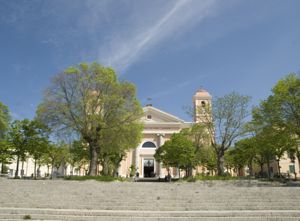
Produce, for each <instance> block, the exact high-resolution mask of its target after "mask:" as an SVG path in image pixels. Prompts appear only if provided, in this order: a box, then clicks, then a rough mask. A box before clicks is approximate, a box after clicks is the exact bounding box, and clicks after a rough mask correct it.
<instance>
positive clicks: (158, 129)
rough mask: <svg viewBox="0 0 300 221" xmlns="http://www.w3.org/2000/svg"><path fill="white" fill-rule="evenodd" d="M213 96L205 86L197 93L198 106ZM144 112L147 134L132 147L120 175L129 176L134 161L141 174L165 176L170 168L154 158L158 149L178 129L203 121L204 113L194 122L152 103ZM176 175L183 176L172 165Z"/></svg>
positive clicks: (209, 103)
mask: <svg viewBox="0 0 300 221" xmlns="http://www.w3.org/2000/svg"><path fill="white" fill-rule="evenodd" d="M211 99H212V96H211V95H210V94H209V93H208V92H207V91H205V90H203V89H201V90H198V91H197V93H196V94H195V95H194V96H193V105H194V108H195V110H198V107H199V106H200V105H201V106H204V105H211ZM143 110H144V116H143V117H142V119H141V121H142V123H143V124H144V130H143V136H142V140H141V142H140V144H139V145H138V147H137V148H135V149H133V150H131V151H129V152H128V153H127V156H126V158H125V159H124V160H123V161H122V162H121V165H120V168H119V175H120V176H123V177H127V176H129V173H130V167H131V166H132V165H133V166H134V168H135V169H136V172H137V173H138V174H139V177H143V178H147V177H160V178H163V177H165V176H166V175H167V174H168V173H167V170H166V168H164V167H163V165H162V164H161V163H159V162H156V161H155V159H154V154H155V150H156V149H157V148H159V147H160V146H162V145H163V144H164V142H165V141H167V140H169V139H170V138H171V136H172V134H174V133H179V132H180V131H181V130H182V129H183V128H189V127H191V126H192V125H193V124H194V123H195V122H201V121H202V120H203V119H201V115H199V114H197V113H198V111H196V117H195V119H194V122H186V121H184V120H182V119H180V118H178V117H176V116H174V115H172V114H169V113H166V112H164V111H162V110H159V109H157V108H155V107H153V106H152V105H146V107H144V108H143ZM170 173H171V176H172V177H179V171H178V169H177V168H171V169H170Z"/></svg>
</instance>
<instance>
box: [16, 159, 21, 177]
mask: <svg viewBox="0 0 300 221" xmlns="http://www.w3.org/2000/svg"><path fill="white" fill-rule="evenodd" d="M19 163H20V157H19V156H18V157H17V167H16V172H15V178H17V177H18V176H19Z"/></svg>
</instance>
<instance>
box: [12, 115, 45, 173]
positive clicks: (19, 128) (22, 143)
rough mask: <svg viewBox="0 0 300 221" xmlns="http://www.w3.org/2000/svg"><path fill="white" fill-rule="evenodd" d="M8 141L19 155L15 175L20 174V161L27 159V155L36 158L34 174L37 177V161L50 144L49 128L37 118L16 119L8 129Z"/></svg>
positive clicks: (14, 152)
mask: <svg viewBox="0 0 300 221" xmlns="http://www.w3.org/2000/svg"><path fill="white" fill-rule="evenodd" d="M8 141H9V142H10V144H11V145H12V147H13V154H14V155H15V156H16V157H17V165H16V172H15V177H18V176H19V162H20V160H21V161H25V159H26V157H27V155H29V154H30V155H31V156H32V157H33V158H34V160H35V168H34V175H35V177H36V161H37V160H38V159H39V158H40V157H41V156H42V154H43V153H45V151H46V148H47V145H48V130H47V128H46V127H45V126H44V125H43V124H41V123H40V122H38V121H36V120H32V121H30V120H28V119H24V120H22V121H19V120H15V121H14V122H13V123H12V125H11V127H10V130H9V131H8Z"/></svg>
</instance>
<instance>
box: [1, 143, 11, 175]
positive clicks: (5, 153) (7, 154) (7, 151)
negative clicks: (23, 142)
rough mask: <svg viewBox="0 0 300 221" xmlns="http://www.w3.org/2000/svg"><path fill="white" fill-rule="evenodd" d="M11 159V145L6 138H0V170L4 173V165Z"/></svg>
mask: <svg viewBox="0 0 300 221" xmlns="http://www.w3.org/2000/svg"><path fill="white" fill-rule="evenodd" d="M11 160H13V150H12V146H11V145H10V143H9V142H7V141H6V140H0V163H1V172H0V173H5V172H6V171H5V165H6V164H9V163H11Z"/></svg>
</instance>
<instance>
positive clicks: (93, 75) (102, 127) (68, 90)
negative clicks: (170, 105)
mask: <svg viewBox="0 0 300 221" xmlns="http://www.w3.org/2000/svg"><path fill="white" fill-rule="evenodd" d="M37 115H38V118H39V119H41V120H42V121H43V122H45V123H46V124H47V125H49V126H50V127H51V128H53V129H55V130H56V131H59V132H60V133H62V132H66V131H69V132H70V131H71V132H73V133H76V134H77V135H78V136H79V137H81V138H82V139H83V140H84V141H85V142H86V143H87V144H88V148H89V153H90V157H89V160H90V166H89V175H96V174H97V164H98V161H99V156H100V153H101V151H102V150H103V148H104V147H103V146H102V144H103V141H102V139H103V137H104V134H105V133H106V131H107V130H111V131H113V130H114V128H119V127H120V126H122V125H127V126H130V125H131V124H138V120H139V119H140V117H141V115H142V108H141V106H140V104H139V102H138V100H137V99H136V91H135V86H134V85H133V84H131V83H128V82H125V81H119V80H118V79H117V75H116V73H115V72H114V70H113V69H111V68H106V67H103V66H101V65H100V64H97V63H93V64H91V65H88V64H86V63H82V64H79V65H78V66H76V67H71V68H68V69H66V70H65V71H63V72H62V73H60V74H58V75H57V76H56V77H55V78H54V79H53V81H52V85H51V86H50V87H49V88H48V89H47V91H46V94H45V97H44V99H43V102H42V103H41V104H40V105H39V107H38V111H37ZM136 133H141V131H136ZM132 136H136V135H134V134H132Z"/></svg>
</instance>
